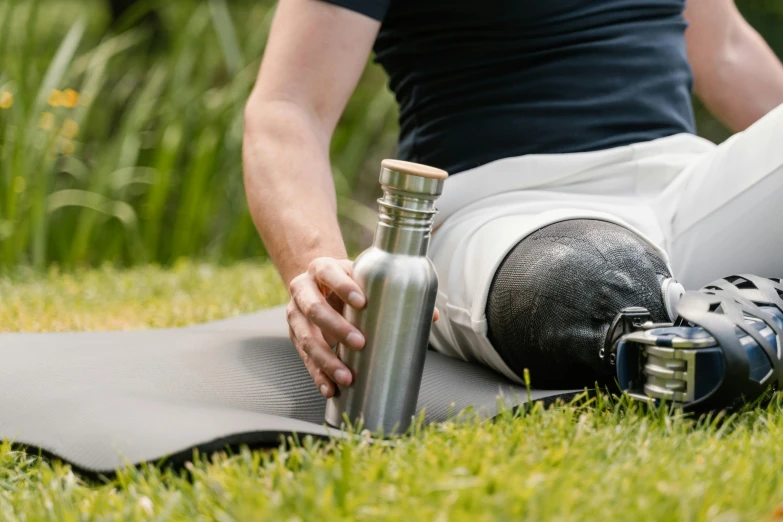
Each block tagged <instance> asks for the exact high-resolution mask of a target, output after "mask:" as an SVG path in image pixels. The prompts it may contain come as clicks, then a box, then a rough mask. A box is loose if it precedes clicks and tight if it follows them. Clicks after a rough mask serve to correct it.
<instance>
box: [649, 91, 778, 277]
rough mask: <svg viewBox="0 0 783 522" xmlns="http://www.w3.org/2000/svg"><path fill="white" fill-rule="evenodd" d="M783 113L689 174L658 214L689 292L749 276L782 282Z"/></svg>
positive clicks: (670, 189)
mask: <svg viewBox="0 0 783 522" xmlns="http://www.w3.org/2000/svg"><path fill="white" fill-rule="evenodd" d="M781 145H783V105H781V106H780V107H778V108H777V109H775V110H774V111H772V112H770V113H769V114H767V115H766V116H765V117H764V118H762V119H761V120H759V121H758V122H756V123H755V124H754V125H752V126H751V127H750V128H748V129H747V130H746V131H744V132H741V133H739V134H736V135H735V136H733V137H732V138H730V139H729V140H727V141H726V142H725V143H723V144H721V145H719V146H718V147H717V148H716V149H715V150H713V151H712V152H708V153H706V154H705V155H704V156H703V157H702V158H701V159H699V160H697V161H696V162H695V163H694V164H693V165H692V166H691V167H689V168H687V169H686V170H685V171H684V172H683V174H682V175H681V176H679V177H678V178H677V179H676V180H675V181H674V182H673V183H672V184H671V185H670V186H669V187H668V188H667V189H666V190H665V191H664V192H663V193H662V194H661V196H660V198H659V201H658V202H657V204H656V205H655V206H656V209H657V210H658V213H659V215H660V219H661V226H662V228H663V230H664V234H665V235H666V237H667V241H666V242H665V248H666V250H667V251H668V252H669V256H670V259H671V263H672V266H673V268H674V273H675V275H676V277H677V278H678V279H679V280H680V282H681V283H683V284H684V285H685V287H686V288H687V289H696V288H700V287H701V286H703V285H705V284H707V283H709V282H711V281H713V280H715V279H718V278H721V277H726V276H729V275H732V274H736V273H752V274H756V275H760V276H765V277H783V146H781Z"/></svg>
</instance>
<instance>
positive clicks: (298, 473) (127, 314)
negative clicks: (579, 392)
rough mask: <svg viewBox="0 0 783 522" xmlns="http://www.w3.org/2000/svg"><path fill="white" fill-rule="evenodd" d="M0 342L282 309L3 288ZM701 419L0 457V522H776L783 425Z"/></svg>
mask: <svg viewBox="0 0 783 522" xmlns="http://www.w3.org/2000/svg"><path fill="white" fill-rule="evenodd" d="M0 295H1V296H2V298H0V329H2V330H4V331H16V330H26V331H49V330H68V329H72V328H85V329H99V328H130V327H134V328H136V327H152V326H170V325H182V324H186V323H190V322H194V321H203V320H209V319H215V318H218V317H221V316H228V315H233V314H237V313H242V312H247V311H251V310H254V309H256V308H258V307H263V306H269V305H273V304H278V303H282V302H284V300H285V292H284V289H283V288H282V285H281V284H280V282H279V280H278V278H277V276H276V275H275V273H274V270H273V269H272V268H271V267H269V266H268V265H258V264H241V265H237V266H234V267H215V266H209V265H199V264H180V265H178V266H177V267H175V269H173V270H163V269H160V268H153V267H148V268H139V269H133V270H130V271H118V270H115V269H108V268H107V269H100V270H95V271H77V272H73V273H58V272H57V271H50V272H49V273H48V274H45V275H36V274H35V273H33V272H31V271H17V272H15V273H13V274H11V275H7V276H5V277H4V278H2V279H0ZM781 405H782V404H781V400H780V398H779V397H778V398H776V399H775V401H774V402H773V404H772V405H770V407H769V408H767V409H762V410H758V411H749V412H744V413H741V414H739V415H737V416H736V417H734V418H730V419H728V420H726V419H724V420H723V421H722V422H712V423H708V422H701V423H698V422H695V421H693V420H689V419H684V418H682V417H677V416H667V415H664V414H663V413H662V412H660V411H658V412H655V411H653V412H642V411H640V410H639V409H638V408H635V407H633V406H629V405H628V404H625V403H622V402H621V403H619V404H617V403H615V404H613V403H610V402H606V401H599V402H598V403H596V402H593V403H590V404H584V403H581V404H571V405H561V406H558V407H555V408H551V409H543V408H540V407H536V408H534V409H533V410H532V411H530V412H528V414H526V415H514V414H513V413H511V412H506V413H505V414H504V415H503V416H502V417H501V418H500V419H498V420H497V421H496V422H481V421H478V420H476V419H475V418H472V417H471V416H470V415H465V416H464V417H463V419H462V421H461V422H451V423H446V424H442V425H438V426H431V427H428V428H425V429H420V430H419V431H417V432H416V433H415V434H413V435H412V436H411V437H409V438H406V439H402V440H400V441H399V442H398V443H397V445H396V447H394V448H389V447H385V446H379V445H372V444H369V443H368V442H367V441H366V439H357V440H353V441H339V442H338V441H331V442H320V443H316V442H314V441H312V440H309V439H308V440H303V441H300V443H299V444H292V445H289V446H285V447H281V448H280V449H278V450H275V451H255V452H251V451H246V450H244V451H243V450H239V451H236V452H235V453H233V454H228V453H223V454H218V455H214V456H209V457H206V456H200V457H199V456H197V457H196V458H194V459H193V463H192V464H189V465H188V466H187V467H186V469H184V470H179V471H172V470H166V469H159V468H156V467H143V468H142V469H129V470H125V471H122V472H121V473H119V475H118V476H117V477H115V478H112V479H110V480H109V479H106V480H94V479H86V478H84V477H80V476H78V475H76V474H74V473H73V471H72V470H71V469H70V468H69V467H68V466H67V465H63V464H61V463H58V462H53V461H49V460H46V459H42V458H39V457H37V456H36V455H35V453H34V452H30V453H25V452H24V451H20V450H19V449H17V448H12V447H11V446H10V445H8V444H7V443H6V444H3V445H0V519H2V520H8V521H17V520H19V521H21V520H25V521H34V520H66V521H71V520H73V521H76V520H85V521H86V520H123V521H125V520H221V521H231V520H239V521H244V520H280V521H289V522H290V521H296V520H300V521H307V520H333V521H341V520H400V521H403V520H404V521H408V520H422V521H433V520H434V521H445V520H456V521H460V520H466V521H467V520H471V521H472V520H531V521H532V520H565V521H577V520H623V521H625V520H640V521H648V520H689V521H691V520H692V521H720V522H729V521H739V520H747V521H759V520H780V519H783V474H781V473H780V470H781V469H783V415H781V414H780V413H779V410H780V407H781Z"/></svg>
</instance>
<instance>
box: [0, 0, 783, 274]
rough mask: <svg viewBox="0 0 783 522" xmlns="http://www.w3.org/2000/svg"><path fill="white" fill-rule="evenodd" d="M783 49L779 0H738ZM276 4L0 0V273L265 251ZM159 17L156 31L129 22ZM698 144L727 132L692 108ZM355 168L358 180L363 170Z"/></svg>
mask: <svg viewBox="0 0 783 522" xmlns="http://www.w3.org/2000/svg"><path fill="white" fill-rule="evenodd" d="M738 3H739V4H740V6H741V8H742V9H743V11H744V12H745V14H746V16H747V17H748V19H749V20H750V21H751V23H753V24H754V25H755V26H756V27H757V28H759V30H760V31H761V32H762V33H763V34H764V35H765V36H766V37H767V39H768V40H769V41H770V43H772V44H773V46H775V47H776V48H777V49H778V50H783V32H782V31H780V27H781V26H783V5H781V3H780V2H779V1H778V0H739V2H738ZM273 6H274V2H272V1H271V0H257V1H252V2H231V3H230V5H229V2H227V1H226V0H208V1H207V0H203V1H199V0H179V1H177V2H164V1H162V0H158V1H156V0H141V1H139V2H137V4H136V6H135V8H133V9H131V11H129V12H127V13H126V14H125V16H124V17H123V18H122V19H121V20H120V21H119V23H117V24H114V25H113V26H111V27H110V23H109V22H110V20H109V13H108V10H107V6H106V3H105V2H102V1H98V0H0V267H9V266H16V265H33V266H34V267H37V268H42V267H44V266H46V265H50V264H53V263H55V264H59V265H63V266H75V265H94V264H98V263H101V262H111V263H113V264H117V265H128V264H138V263H146V262H158V263H163V264H168V263H171V262H174V261H176V260H178V259H180V258H183V257H198V258H205V259H210V260H215V261H226V260H233V259H239V258H247V257H259V256H264V250H263V246H262V245H261V243H260V241H259V240H258V238H257V236H256V234H255V231H254V228H253V225H252V222H251V220H250V217H249V214H248V212H247V209H246V205H245V200H244V194H243V188H242V176H241V154H240V152H241V136H242V125H243V122H242V112H243V107H244V102H245V99H246V97H247V95H248V93H249V92H250V89H251V87H252V85H253V82H254V79H255V75H256V72H257V69H258V65H259V62H260V57H261V56H262V54H263V50H264V45H265V42H266V38H267V33H268V30H269V25H270V22H271V17H272V13H273ZM150 11H154V12H155V13H156V17H157V19H158V22H159V23H158V26H157V27H158V29H159V30H158V31H153V30H151V26H149V25H143V24H142V25H138V24H135V23H134V21H136V20H138V19H140V18H142V17H143V16H144V15H145V13H148V12H150ZM385 83H386V78H385V76H384V74H383V72H382V71H381V70H380V69H379V68H378V67H377V66H375V65H373V64H368V67H367V70H366V72H365V74H364V77H363V78H362V81H361V84H360V86H359V88H358V89H357V92H356V94H355V95H354V97H353V98H352V100H351V102H350V104H349V106H348V108H347V110H346V113H345V116H344V117H343V119H342V121H341V123H340V126H339V127H338V129H337V132H336V136H335V139H334V142H333V146H332V163H333V171H334V174H335V179H336V182H337V187H338V194H339V197H340V201H339V207H340V215H341V219H342V222H343V224H344V228H345V232H346V236H347V237H351V238H359V240H361V238H362V237H364V238H366V232H363V234H362V231H363V230H364V228H363V226H362V224H364V225H365V226H366V225H367V223H368V221H369V222H370V223H371V222H372V216H373V213H372V211H368V208H367V206H366V204H367V203H369V202H371V201H372V195H373V194H374V191H375V189H376V187H375V176H374V174H375V170H376V169H377V164H378V161H379V160H380V159H381V158H383V157H385V156H388V155H391V154H393V151H394V144H395V139H396V108H395V104H394V100H393V97H392V95H391V94H390V93H389V92H388V91H387V89H386V86H385ZM698 114H699V124H700V129H701V132H702V134H704V135H706V136H707V137H710V138H711V139H714V140H721V139H723V138H725V136H726V131H725V129H723V128H722V127H721V126H720V124H718V123H717V122H715V121H714V120H712V119H711V118H710V117H709V116H708V115H707V114H706V113H705V112H704V111H703V110H702V109H701V108H699V109H698ZM364 174H366V175H364Z"/></svg>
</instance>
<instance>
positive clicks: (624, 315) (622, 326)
mask: <svg viewBox="0 0 783 522" xmlns="http://www.w3.org/2000/svg"><path fill="white" fill-rule="evenodd" d="M653 325H655V323H653V318H652V314H650V312H649V311H648V310H647V309H646V308H643V307H641V306H629V307H628V308H623V309H622V310H620V313H619V314H617V315H616V316H615V318H614V320H613V321H612V324H611V326H609V330H608V331H607V332H606V338H605V340H604V346H603V348H601V350H600V351H599V352H598V357H600V358H601V360H602V361H604V363H605V364H607V365H608V366H612V367H613V366H614V365H615V363H616V362H617V343H618V341H619V340H620V338H621V337H622V336H623V335H626V334H629V333H631V332H638V331H640V330H647V329H648V328H650V327H652V326H653ZM655 326H659V325H655ZM667 326H668V325H667Z"/></svg>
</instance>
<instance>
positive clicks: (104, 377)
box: [0, 308, 576, 473]
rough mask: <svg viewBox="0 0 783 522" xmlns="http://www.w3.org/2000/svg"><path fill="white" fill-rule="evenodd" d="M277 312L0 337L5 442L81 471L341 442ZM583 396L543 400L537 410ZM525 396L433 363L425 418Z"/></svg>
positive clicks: (445, 361) (465, 369) (488, 378)
mask: <svg viewBox="0 0 783 522" xmlns="http://www.w3.org/2000/svg"><path fill="white" fill-rule="evenodd" d="M287 332H288V329H287V326H286V322H285V312H284V310H283V309H282V308H273V309H270V310H266V311H263V312H260V313H257V314H252V315H247V316H242V317H237V318H234V319H228V320H223V321H217V322H213V323H207V324H202V325H197V326H192V327H188V328H178V329H167V330H140V331H131V332H92V333H52V334H1V335H0V439H8V440H12V441H15V442H17V443H21V444H25V445H28V446H33V447H36V448H40V449H41V450H42V451H44V452H45V453H47V454H50V455H53V456H55V457H58V458H61V459H63V460H64V461H67V462H70V463H71V464H73V465H74V466H76V467H77V468H79V469H81V470H84V471H90V472H97V473H111V472H112V471H114V470H115V469H117V468H119V467H122V466H124V465H127V464H138V463H141V462H149V461H158V460H160V459H163V458H167V459H168V460H169V461H175V462H176V461H181V460H184V459H187V458H190V457H191V456H192V450H193V449H194V448H199V449H201V450H202V451H213V450H219V449H223V448H225V447H226V446H228V445H232V446H236V445H240V444H248V445H252V446H263V445H275V444H278V443H279V441H280V437H281V435H286V434H291V433H298V434H300V435H307V434H311V435H315V436H330V435H340V432H338V431H337V430H334V429H327V428H326V427H324V425H323V414H324V407H325V400H324V399H323V398H322V397H321V395H320V394H319V393H318V391H317V390H316V387H315V385H314V384H312V382H311V380H310V377H309V375H308V373H307V370H306V369H305V367H304V365H303V364H302V362H301V361H300V359H299V357H298V355H297V353H296V350H295V349H294V348H293V346H292V344H291V342H290V341H289V340H288V338H287ZM575 393H576V392H575V391H574V390H571V391H538V390H534V391H533V392H532V394H531V398H532V399H533V400H554V399H556V398H558V397H563V398H567V397H570V396H573V395H574V394H575ZM500 395H502V396H503V398H504V400H505V401H506V402H507V403H509V404H511V405H517V404H521V403H524V402H525V401H526V400H527V392H526V390H525V389H524V388H523V387H520V386H517V385H514V384H512V383H511V382H509V381H508V380H506V379H505V378H504V377H502V376H500V375H498V374H497V373H495V372H493V371H492V370H489V369H487V368H484V367H481V366H477V365H473V364H469V363H466V362H463V361H458V360H455V359H450V358H448V357H444V356H442V355H440V354H438V353H435V352H432V351H430V352H428V354H427V362H426V366H425V370H424V380H423V383H422V389H421V394H420V397H419V403H418V408H419V410H421V409H424V410H425V422H428V423H430V422H439V421H443V420H446V419H447V418H448V417H449V416H450V415H453V414H455V413H458V412H459V411H461V410H463V409H465V408H467V407H469V406H472V407H474V408H475V409H476V411H477V412H478V413H479V414H480V415H482V416H484V417H492V416H494V415H495V414H496V413H497V404H498V403H497V398H498V396H500Z"/></svg>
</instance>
